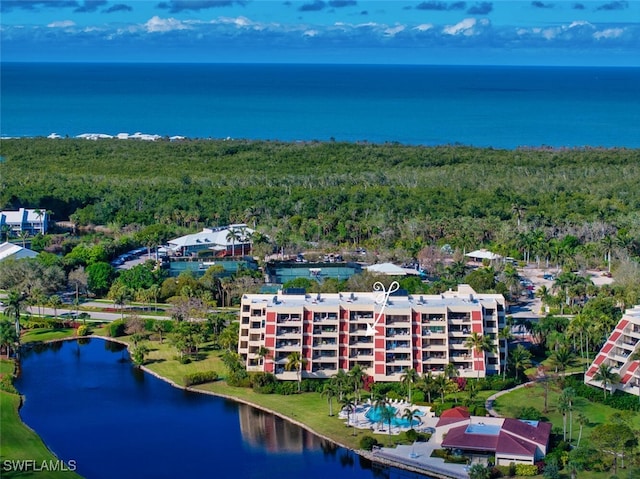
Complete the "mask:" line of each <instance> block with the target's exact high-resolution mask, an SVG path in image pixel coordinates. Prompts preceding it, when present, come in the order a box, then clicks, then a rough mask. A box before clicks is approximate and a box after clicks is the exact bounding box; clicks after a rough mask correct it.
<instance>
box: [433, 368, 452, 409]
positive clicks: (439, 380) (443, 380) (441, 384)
mask: <svg viewBox="0 0 640 479" xmlns="http://www.w3.org/2000/svg"><path fill="white" fill-rule="evenodd" d="M449 382H450V380H449V379H447V377H446V376H445V375H444V374H440V375H438V376H436V377H435V378H434V379H433V385H434V387H435V389H436V391H438V392H439V393H440V400H441V402H442V403H444V393H445V392H446V390H447V386H448V385H449Z"/></svg>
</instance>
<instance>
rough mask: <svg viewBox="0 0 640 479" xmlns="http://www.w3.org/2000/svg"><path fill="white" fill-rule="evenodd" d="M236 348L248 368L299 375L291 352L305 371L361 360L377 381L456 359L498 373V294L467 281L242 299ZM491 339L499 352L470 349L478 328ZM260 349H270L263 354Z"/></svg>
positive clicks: (476, 371)
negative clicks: (417, 290) (450, 287)
mask: <svg viewBox="0 0 640 479" xmlns="http://www.w3.org/2000/svg"><path fill="white" fill-rule="evenodd" d="M240 318H241V320H240V338H239V342H238V353H239V354H240V356H241V357H242V360H243V361H244V362H245V364H246V367H247V370H249V371H266V372H271V373H274V374H275V375H276V376H277V377H278V378H279V379H295V378H296V372H295V371H288V370H287V368H286V365H287V362H288V359H287V358H288V356H289V355H290V354H291V353H293V352H298V353H299V354H300V355H301V357H302V358H304V359H305V360H306V361H305V364H304V366H303V371H302V375H303V377H308V378H326V377H331V376H333V375H334V374H336V373H337V372H338V370H339V369H344V370H349V369H351V368H352V367H353V366H355V365H356V364H359V365H360V366H361V367H362V368H363V369H364V370H365V372H366V373H367V374H368V375H370V376H372V377H373V378H374V380H376V381H399V380H400V378H401V376H402V372H403V371H404V370H405V369H409V368H414V369H416V370H417V371H418V372H419V373H423V372H427V371H433V372H434V373H439V372H442V371H444V369H445V367H446V366H447V364H449V363H451V364H453V365H454V366H455V368H457V370H458V372H459V375H460V376H462V377H478V376H479V377H484V376H485V375H487V374H495V373H498V372H499V370H500V347H499V341H498V330H499V328H501V327H502V326H504V319H505V300H504V297H503V296H502V295H500V294H477V293H476V292H475V291H474V290H473V289H472V288H471V287H470V286H468V285H459V287H458V291H448V292H446V293H443V294H439V295H407V294H406V292H405V293H404V294H402V291H397V292H396V294H394V295H391V296H388V297H386V298H385V297H384V295H381V294H380V293H379V292H366V293H362V292H357V293H356V292H346V293H336V294H315V293H314V294H305V293H304V292H303V291H289V292H287V291H284V292H279V293H278V294H276V295H273V294H271V295H268V294H246V295H244V296H243V297H242V307H241V313H240ZM474 332H475V333H478V334H479V335H482V336H488V337H489V338H491V342H492V344H493V346H494V349H495V352H483V351H477V350H474V349H473V348H471V347H469V345H468V344H467V339H468V338H469V337H470V336H471V335H472V333H474ZM261 346H264V347H266V348H267V349H268V350H269V354H268V355H267V356H266V357H263V356H261V355H259V354H258V353H259V351H260V349H261Z"/></svg>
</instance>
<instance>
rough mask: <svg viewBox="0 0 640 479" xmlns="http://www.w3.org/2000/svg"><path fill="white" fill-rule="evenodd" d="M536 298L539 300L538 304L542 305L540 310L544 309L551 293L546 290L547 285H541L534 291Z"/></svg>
mask: <svg viewBox="0 0 640 479" xmlns="http://www.w3.org/2000/svg"><path fill="white" fill-rule="evenodd" d="M536 296H537V297H538V298H540V302H541V303H542V308H541V309H544V307H545V306H546V305H547V304H549V298H550V296H551V291H549V288H547V285H545V284H543V285H542V286H540V287H538V290H537V291H536ZM545 311H546V310H545Z"/></svg>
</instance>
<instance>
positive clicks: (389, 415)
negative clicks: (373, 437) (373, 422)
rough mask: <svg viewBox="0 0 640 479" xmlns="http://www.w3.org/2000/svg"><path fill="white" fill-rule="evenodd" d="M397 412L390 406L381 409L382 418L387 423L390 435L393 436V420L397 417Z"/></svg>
mask: <svg viewBox="0 0 640 479" xmlns="http://www.w3.org/2000/svg"><path fill="white" fill-rule="evenodd" d="M395 416H396V415H395V413H394V411H393V410H392V408H390V407H384V408H382V409H381V410H380V420H381V421H383V422H386V423H387V427H388V429H387V430H388V432H389V436H391V421H393V418H394V417H395Z"/></svg>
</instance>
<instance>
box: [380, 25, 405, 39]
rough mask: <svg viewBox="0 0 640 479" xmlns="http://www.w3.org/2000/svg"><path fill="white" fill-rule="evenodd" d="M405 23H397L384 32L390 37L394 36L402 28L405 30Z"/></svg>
mask: <svg viewBox="0 0 640 479" xmlns="http://www.w3.org/2000/svg"><path fill="white" fill-rule="evenodd" d="M404 28H405V27H404V25H396V26H395V27H389V28H386V29H385V31H384V34H385V35H386V36H388V37H394V36H396V35H397V34H398V33H400V32H401V31H402V30H404Z"/></svg>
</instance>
